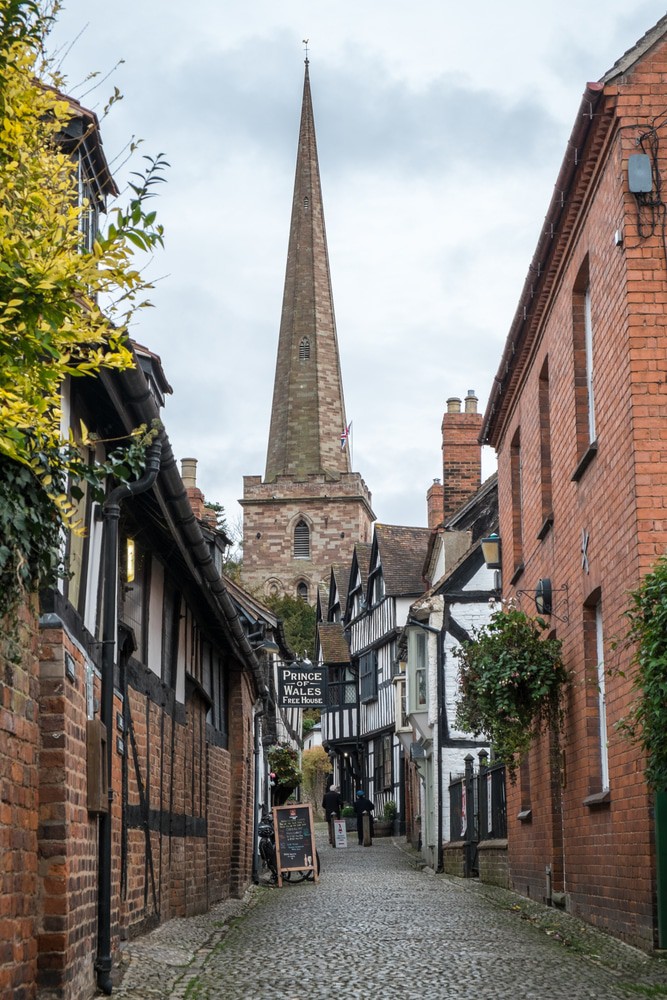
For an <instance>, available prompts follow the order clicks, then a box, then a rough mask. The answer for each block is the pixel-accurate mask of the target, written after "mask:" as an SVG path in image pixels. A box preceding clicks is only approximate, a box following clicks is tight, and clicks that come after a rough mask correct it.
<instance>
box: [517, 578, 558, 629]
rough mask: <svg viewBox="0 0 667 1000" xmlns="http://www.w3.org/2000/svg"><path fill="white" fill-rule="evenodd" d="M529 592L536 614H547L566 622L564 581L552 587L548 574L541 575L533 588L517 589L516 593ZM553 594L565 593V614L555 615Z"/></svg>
mask: <svg viewBox="0 0 667 1000" xmlns="http://www.w3.org/2000/svg"><path fill="white" fill-rule="evenodd" d="M522 594H530V595H531V596H532V598H533V600H534V601H535V610H536V611H537V613H538V615H549V616H550V617H552V618H555V619H556V620H557V621H559V622H565V623H567V622H568V620H569V619H568V612H569V607H568V600H567V584H566V583H564V584H563V586H562V587H556V588H554V586H553V584H552V582H551V580H550V579H549V577H548V576H545V577H542V578H541V579H540V580H538V581H537V587H536V588H535V590H517V595H518V596H521V595H522ZM554 594H565V614H564V615H557V614H556V612H555V610H554V607H555V604H554Z"/></svg>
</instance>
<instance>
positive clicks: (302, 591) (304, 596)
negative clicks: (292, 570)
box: [296, 580, 308, 601]
mask: <svg viewBox="0 0 667 1000" xmlns="http://www.w3.org/2000/svg"><path fill="white" fill-rule="evenodd" d="M296 596H297V597H298V598H299V600H301V601H307V600H308V584H307V583H304V581H303V580H301V581H300V583H297V585H296Z"/></svg>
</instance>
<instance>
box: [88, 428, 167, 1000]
mask: <svg viewBox="0 0 667 1000" xmlns="http://www.w3.org/2000/svg"><path fill="white" fill-rule="evenodd" d="M161 453H162V442H161V441H155V442H154V443H153V444H152V445H150V447H149V448H148V451H147V452H146V471H145V472H144V474H143V476H142V477H141V478H140V479H138V480H137V481H136V482H134V483H123V485H122V486H117V487H116V489H114V490H112V491H111V493H110V494H109V496H108V498H107V500H106V501H105V503H104V506H103V507H102V517H103V520H104V599H103V604H102V697H101V704H100V721H101V722H102V724H103V725H104V726H106V732H107V759H106V767H107V783H108V788H109V804H108V810H107V812H105V813H100V817H99V829H98V835H99V862H98V875H97V883H98V889H97V958H96V959H95V969H96V972H97V985H98V987H99V988H100V990H101V991H102V992H103V993H104V994H105V995H106V996H110V994H111V991H112V989H113V983H112V981H111V807H112V801H113V784H112V777H111V771H112V768H111V761H112V747H111V733H112V730H113V679H114V666H115V658H116V636H117V631H118V622H117V607H116V599H117V590H118V579H117V563H118V526H119V521H120V505H121V502H122V501H123V500H125V499H126V498H127V497H133V496H137V495H138V494H139V493H145V492H146V491H147V490H149V489H150V488H151V486H152V485H153V484H154V482H155V480H156V479H157V475H158V472H159V471H160V456H161Z"/></svg>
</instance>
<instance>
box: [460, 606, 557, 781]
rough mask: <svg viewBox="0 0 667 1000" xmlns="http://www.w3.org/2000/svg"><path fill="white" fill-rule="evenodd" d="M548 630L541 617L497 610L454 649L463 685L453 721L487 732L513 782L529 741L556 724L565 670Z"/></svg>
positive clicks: (470, 728)
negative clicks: (487, 621)
mask: <svg viewBox="0 0 667 1000" xmlns="http://www.w3.org/2000/svg"><path fill="white" fill-rule="evenodd" d="M546 628H547V625H546V623H545V622H544V621H543V620H542V619H541V618H529V617H528V616H527V615H526V614H524V613H523V612H522V611H518V610H517V609H516V608H508V609H507V610H502V611H497V612H495V614H494V615H493V616H492V618H491V621H490V622H489V624H488V625H486V626H484V627H483V628H480V629H476V630H475V632H474V637H473V639H472V640H471V641H470V642H466V643H463V645H462V646H461V647H460V648H459V649H458V650H457V653H456V655H457V656H458V658H459V660H460V684H461V699H460V701H459V704H458V707H457V714H456V724H457V726H458V727H459V728H461V729H463V730H465V731H467V732H471V733H473V734H474V735H475V736H480V735H482V734H484V735H486V736H487V737H488V738H489V740H490V741H491V745H492V748H493V751H494V754H495V756H496V758H497V759H499V760H502V761H503V762H504V763H505V765H506V766H507V769H508V772H509V775H510V778H511V779H512V780H513V779H514V777H515V775H516V769H517V766H518V764H519V762H520V759H521V757H522V756H523V754H525V753H526V752H527V751H528V750H529V748H530V746H531V743H532V741H533V739H534V738H535V737H536V736H537V735H538V734H539V733H540V732H541V731H542V730H543V729H544V728H546V727H549V726H556V725H558V723H559V722H560V702H559V693H560V689H561V687H562V685H563V684H565V683H566V681H567V672H566V670H565V667H564V666H563V662H562V660H561V642H560V640H558V639H555V638H553V637H548V638H544V637H543V633H544V631H545V629H546Z"/></svg>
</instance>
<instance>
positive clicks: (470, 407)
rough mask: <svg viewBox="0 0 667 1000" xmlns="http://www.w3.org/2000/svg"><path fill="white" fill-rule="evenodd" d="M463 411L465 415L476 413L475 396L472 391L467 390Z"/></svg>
mask: <svg viewBox="0 0 667 1000" xmlns="http://www.w3.org/2000/svg"><path fill="white" fill-rule="evenodd" d="M465 411H466V413H477V396H476V395H475V390H474V389H468V395H467V396H466V398H465Z"/></svg>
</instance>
